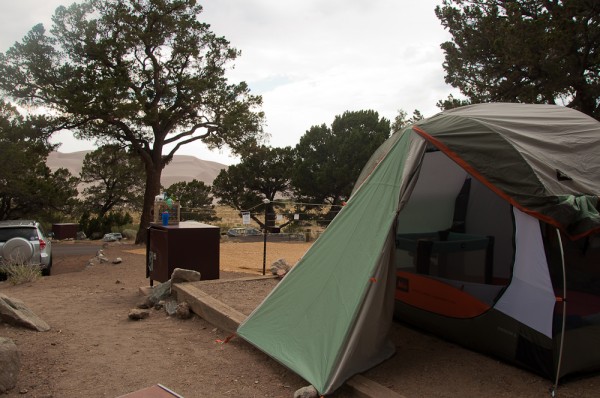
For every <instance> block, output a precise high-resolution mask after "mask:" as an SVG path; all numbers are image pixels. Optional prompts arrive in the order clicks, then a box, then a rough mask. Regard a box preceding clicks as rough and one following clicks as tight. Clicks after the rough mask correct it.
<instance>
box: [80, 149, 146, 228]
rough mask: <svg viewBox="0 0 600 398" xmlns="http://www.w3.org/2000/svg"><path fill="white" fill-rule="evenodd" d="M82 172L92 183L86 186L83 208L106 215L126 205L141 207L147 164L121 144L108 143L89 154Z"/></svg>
mask: <svg viewBox="0 0 600 398" xmlns="http://www.w3.org/2000/svg"><path fill="white" fill-rule="evenodd" d="M80 176H81V181H82V182H84V183H87V184H89V185H88V186H87V187H86V188H84V190H83V197H84V200H83V204H82V206H83V209H84V211H86V212H90V213H95V214H97V215H98V217H99V218H103V216H104V215H105V214H106V213H108V212H109V211H111V210H113V209H116V208H121V207H123V206H127V207H129V208H131V209H133V210H134V211H139V210H141V208H142V201H143V195H144V167H143V164H142V162H141V161H140V159H139V157H137V156H135V155H133V154H131V153H130V152H127V151H126V150H125V149H123V148H121V147H120V146H118V145H106V146H103V147H100V148H98V149H96V150H95V151H93V152H90V153H88V154H86V155H85V158H84V160H83V166H82V168H81V173H80Z"/></svg>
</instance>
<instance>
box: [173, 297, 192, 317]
mask: <svg viewBox="0 0 600 398" xmlns="http://www.w3.org/2000/svg"><path fill="white" fill-rule="evenodd" d="M175 315H176V316H177V318H179V319H190V318H191V317H192V311H190V306H189V304H188V303H186V302H185V301H182V302H181V303H179V304H177V308H176V309H175Z"/></svg>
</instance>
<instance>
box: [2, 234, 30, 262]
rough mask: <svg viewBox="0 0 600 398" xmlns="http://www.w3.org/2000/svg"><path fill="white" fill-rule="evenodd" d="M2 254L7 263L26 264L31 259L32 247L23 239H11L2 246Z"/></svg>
mask: <svg viewBox="0 0 600 398" xmlns="http://www.w3.org/2000/svg"><path fill="white" fill-rule="evenodd" d="M2 253H3V257H4V258H5V259H7V260H9V261H15V262H26V261H29V259H30V258H31V257H33V245H32V244H31V242H29V241H28V240H27V239H25V238H12V239H10V240H8V241H7V242H6V243H5V244H4V247H3V248H2Z"/></svg>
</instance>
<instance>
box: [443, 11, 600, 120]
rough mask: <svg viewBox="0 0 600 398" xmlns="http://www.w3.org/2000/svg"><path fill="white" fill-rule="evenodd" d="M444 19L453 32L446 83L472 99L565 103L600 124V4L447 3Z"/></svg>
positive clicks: (446, 49)
mask: <svg viewBox="0 0 600 398" xmlns="http://www.w3.org/2000/svg"><path fill="white" fill-rule="evenodd" d="M436 15H437V17H438V18H439V19H440V21H441V22H442V25H443V26H444V27H445V28H446V29H447V30H448V31H449V32H450V34H451V35H452V41H448V42H445V43H443V44H442V49H443V50H444V52H445V54H446V55H445V62H444V69H445V71H446V78H445V80H446V82H447V83H448V84H451V85H452V86H453V87H456V88H458V89H459V90H460V91H461V92H462V94H464V95H465V96H466V97H467V98H468V100H469V101H470V102H472V103H479V102H492V101H493V102H500V101H504V102H525V103H548V104H555V103H558V104H565V105H567V106H569V107H572V108H575V109H577V110H580V111H581V112H583V113H586V114H588V115H590V116H592V117H594V118H596V119H600V101H598V98H599V97H600V2H598V1H587V0H567V1H545V0H515V1H501V0H482V1H477V2H473V1H465V0H445V1H444V2H443V5H441V6H438V7H436ZM442 105H443V103H442ZM445 105H452V104H451V103H449V104H445Z"/></svg>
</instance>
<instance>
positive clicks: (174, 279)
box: [171, 268, 201, 283]
mask: <svg viewBox="0 0 600 398" xmlns="http://www.w3.org/2000/svg"><path fill="white" fill-rule="evenodd" d="M200 277H201V275H200V272H198V271H194V270H191V269H183V268H175V269H174V270H173V273H172V274H171V283H181V282H198V281H199V280H200Z"/></svg>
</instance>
